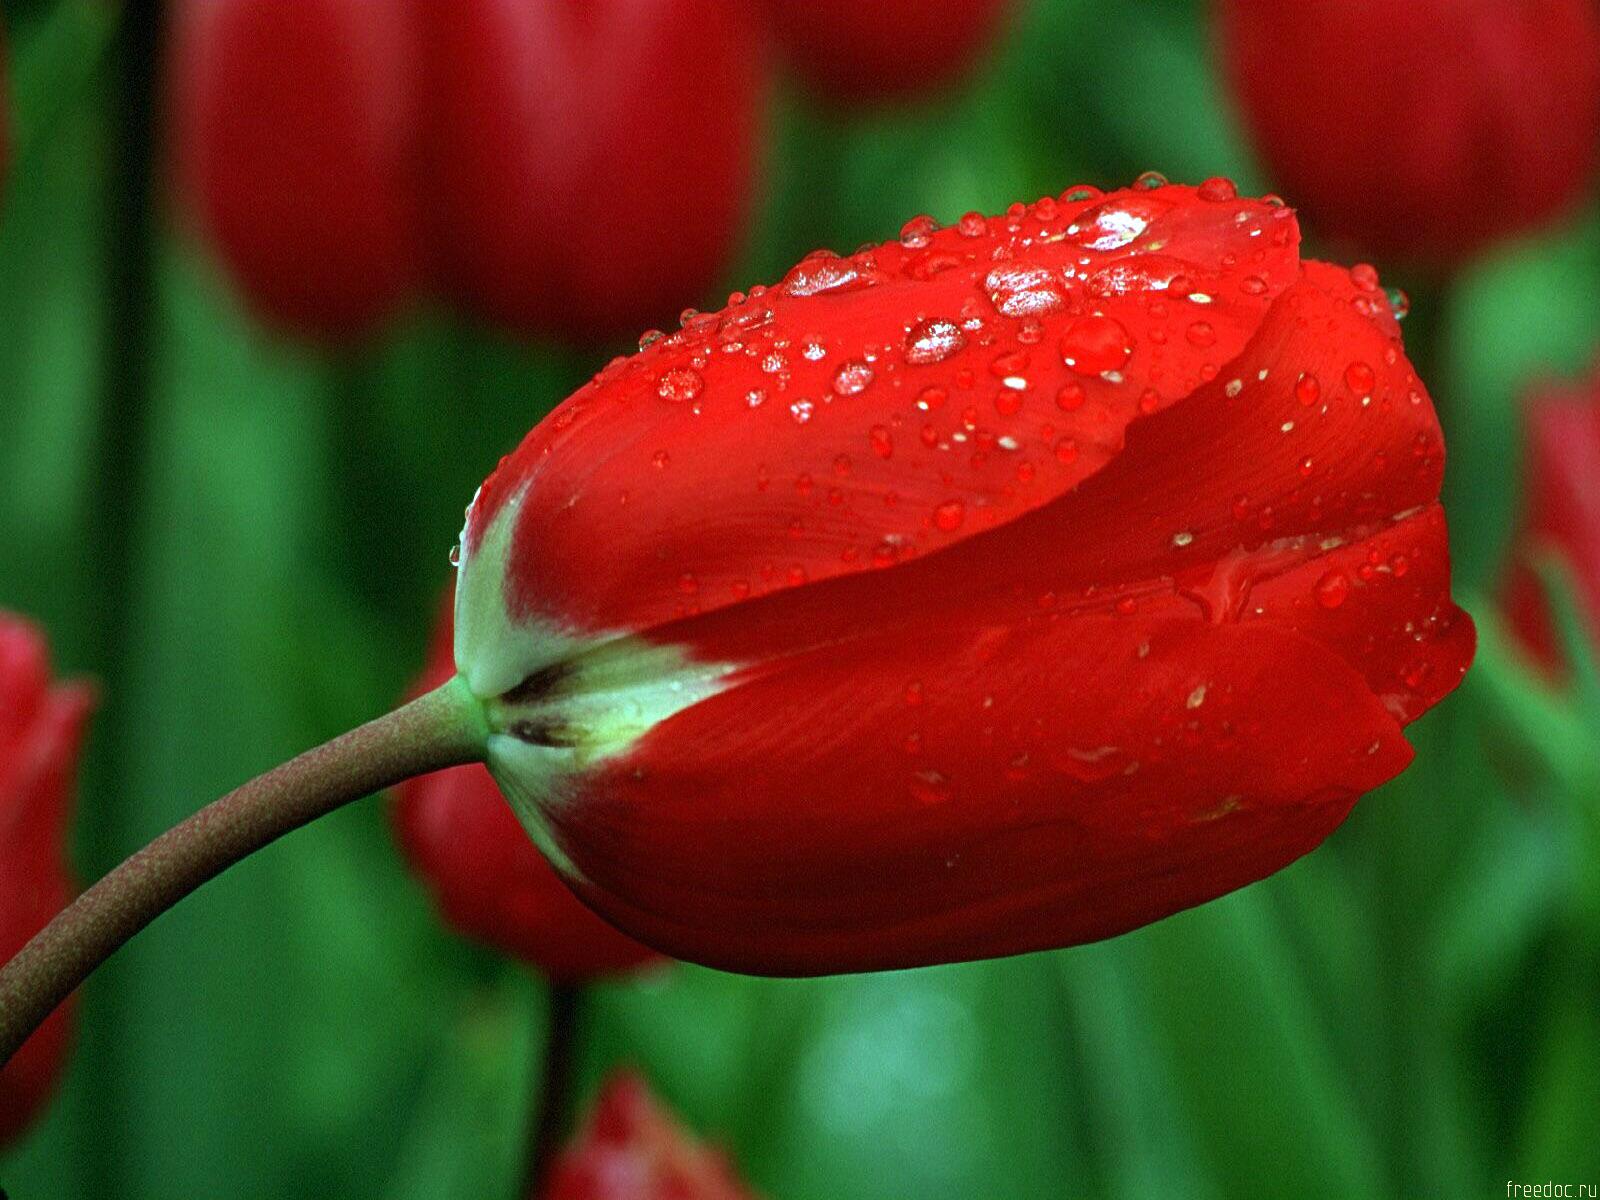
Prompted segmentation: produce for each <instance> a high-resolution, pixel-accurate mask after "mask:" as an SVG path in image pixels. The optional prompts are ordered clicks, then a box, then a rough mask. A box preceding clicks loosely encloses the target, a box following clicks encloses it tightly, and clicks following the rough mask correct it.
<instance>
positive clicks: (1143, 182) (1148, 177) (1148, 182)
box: [1133, 171, 1167, 192]
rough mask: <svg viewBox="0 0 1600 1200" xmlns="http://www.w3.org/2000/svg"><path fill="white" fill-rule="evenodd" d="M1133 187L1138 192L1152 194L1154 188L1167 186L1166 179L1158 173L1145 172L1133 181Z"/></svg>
mask: <svg viewBox="0 0 1600 1200" xmlns="http://www.w3.org/2000/svg"><path fill="white" fill-rule="evenodd" d="M1133 186H1134V187H1136V188H1138V189H1139V190H1140V191H1145V192H1152V191H1154V190H1155V189H1156V188H1164V187H1166V186H1167V177H1166V176H1165V175H1163V174H1162V173H1161V172H1160V171H1145V172H1144V173H1143V174H1141V175H1140V176H1139V177H1138V178H1137V179H1135V180H1134V181H1133Z"/></svg>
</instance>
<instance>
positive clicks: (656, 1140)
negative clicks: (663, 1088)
mask: <svg viewBox="0 0 1600 1200" xmlns="http://www.w3.org/2000/svg"><path fill="white" fill-rule="evenodd" d="M542 1200H754V1193H752V1192H749V1191H747V1190H746V1189H745V1188H744V1187H743V1186H742V1185H741V1184H740V1183H739V1181H738V1180H737V1179H736V1178H735V1176H734V1172H733V1168H732V1166H731V1164H730V1163H729V1162H728V1159H727V1158H726V1156H724V1155H723V1154H721V1153H720V1152H718V1151H716V1150H711V1149H708V1148H707V1147H705V1146H703V1145H701V1144H700V1143H698V1142H697V1141H695V1139H694V1138H693V1136H692V1135H691V1134H690V1133H689V1131H688V1130H686V1129H685V1128H684V1127H683V1126H682V1125H680V1124H679V1123H678V1122H677V1121H676V1120H674V1119H673V1117H672V1116H671V1114H669V1113H668V1112H667V1111H666V1110H664V1109H663V1108H662V1107H661V1105H660V1104H659V1103H658V1102H657V1101H656V1100H655V1098H654V1097H652V1096H651V1095H650V1089H649V1087H648V1086H647V1085H646V1083H645V1081H644V1080H643V1079H641V1078H640V1077H639V1076H637V1075H634V1074H631V1073H624V1074H617V1075H613V1076H612V1077H611V1078H610V1079H609V1080H608V1081H607V1082H606V1084H605V1086H604V1087H603V1088H602V1089H601V1092H600V1096H599V1099H597V1100H596V1101H595V1107H594V1111H593V1112H592V1113H590V1115H589V1119H588V1121H586V1122H585V1123H584V1126H583V1128H582V1129H581V1130H579V1131H578V1134H577V1136H576V1137H575V1138H574V1139H573V1141H572V1144H571V1145H570V1146H568V1147H567V1149H566V1150H564V1151H563V1152H562V1154H561V1156H560V1157H559V1158H558V1159H557V1160H556V1162H555V1164H554V1166H553V1169H552V1171H551V1175H550V1180H549V1183H548V1185H547V1186H546V1187H545V1189H544V1191H543V1193H542Z"/></svg>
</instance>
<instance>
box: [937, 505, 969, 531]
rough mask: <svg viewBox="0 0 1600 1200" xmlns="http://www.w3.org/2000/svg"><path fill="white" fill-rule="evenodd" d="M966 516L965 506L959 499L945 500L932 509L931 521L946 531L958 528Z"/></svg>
mask: <svg viewBox="0 0 1600 1200" xmlns="http://www.w3.org/2000/svg"><path fill="white" fill-rule="evenodd" d="M966 518H967V506H966V505H965V504H963V503H961V501H959V500H946V501H945V502H944V503H943V504H941V505H939V507H938V508H936V509H934V510H933V523H934V524H935V525H937V526H938V527H939V528H940V529H942V530H944V531H945V532H946V533H953V532H955V531H956V530H957V529H960V528H961V523H962V522H963V521H965V520H966Z"/></svg>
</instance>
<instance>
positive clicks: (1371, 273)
mask: <svg viewBox="0 0 1600 1200" xmlns="http://www.w3.org/2000/svg"><path fill="white" fill-rule="evenodd" d="M1350 282H1351V283H1353V284H1355V285H1356V287H1358V288H1359V289H1361V290H1362V291H1363V292H1375V291H1377V290H1378V269H1377V268H1376V267H1374V266H1373V265H1372V264H1371V263H1357V264H1356V265H1355V266H1353V267H1351V268H1350Z"/></svg>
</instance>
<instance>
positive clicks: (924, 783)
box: [549, 611, 1411, 974]
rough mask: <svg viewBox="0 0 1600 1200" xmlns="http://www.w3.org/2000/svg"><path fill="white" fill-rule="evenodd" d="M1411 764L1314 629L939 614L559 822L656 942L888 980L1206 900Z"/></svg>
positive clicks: (599, 894)
mask: <svg viewBox="0 0 1600 1200" xmlns="http://www.w3.org/2000/svg"><path fill="white" fill-rule="evenodd" d="M930 667H932V668H934V669H933V670H931V671H930ZM1410 758H1411V751H1410V748H1409V746H1408V745H1407V744H1406V742H1405V740H1404V738H1403V737H1402V735H1401V733H1400V726H1399V724H1398V723H1397V722H1396V720H1395V718H1394V716H1393V715H1392V714H1391V713H1390V712H1389V711H1388V710H1387V709H1386V708H1385V707H1384V705H1383V704H1382V703H1381V702H1380V701H1379V700H1378V699H1377V698H1376V697H1375V696H1374V695H1373V694H1372V693H1371V691H1369V690H1368V688H1367V687H1366V686H1365V684H1364V682H1363V681H1362V679H1361V678H1360V676H1359V675H1358V674H1357V673H1356V672H1355V671H1354V670H1353V669H1352V668H1351V667H1349V666H1348V665H1347V664H1345V663H1344V662H1343V661H1342V660H1340V659H1339V658H1338V657H1337V656H1336V655H1335V654H1333V653H1332V652H1330V651H1329V650H1327V649H1326V648H1325V647H1323V646H1322V645H1320V644H1319V643H1317V642H1315V641H1313V640H1311V639H1309V638H1307V637H1304V636H1303V635H1300V634H1296V633H1293V632H1290V631H1286V630H1283V629H1279V628H1276V627H1272V626H1268V625H1265V624H1258V625H1252V626H1242V625H1236V624H1225V625H1210V624H1206V623H1204V622H1201V621H1198V620H1194V619H1192V618H1164V619H1161V620H1156V621H1150V622H1135V621H1126V620H1121V619H1119V618H1116V617H1090V618H1083V619H1079V620H1066V619H1052V618H1051V617H1050V616H1049V615H1046V614H1038V615H1035V616H1033V617H1032V618H1030V619H1028V620H1026V621H1023V622H1020V623H1011V624H1004V625H996V624H990V623H986V622H963V623H960V624H956V623H952V622H950V621H948V620H946V619H945V616H944V614H942V613H939V612H937V611H930V612H928V613H926V614H925V615H924V616H923V618H922V619H920V620H917V621H914V622H908V623H907V624H905V625H903V626H901V627H900V628H897V629H891V630H886V631H884V632H882V633H881V634H879V635H877V636H875V637H873V638H870V639H866V640H865V641H863V642H862V643H860V644H857V645H854V646H852V647H850V648H849V649H848V651H847V652H845V653H841V652H839V650H838V648H831V649H825V650H819V651H817V652H815V653H813V654H809V655H804V656H801V657H798V658H795V659H789V660H785V661H784V662H783V663H782V664H781V665H779V666H777V667H774V668H773V669H772V670H770V671H769V672H767V673H765V674H761V675H758V676H754V677H752V678H750V679H748V680H747V681H746V682H745V683H744V684H743V685H742V686H739V687H735V688H733V689H731V690H729V691H726V692H723V693H721V694H719V695H717V696H715V697H713V698H711V699H709V700H706V701H703V702H701V703H700V704H697V705H695V706H693V707H691V708H689V709H687V710H685V711H684V712H682V713H679V714H678V715H677V716H675V717H673V718H671V719H670V720H668V721H666V722H664V723H663V724H661V725H660V726H658V727H657V728H656V729H654V730H653V731H652V732H651V733H650V734H648V735H647V736H646V737H645V738H644V739H643V740H642V741H641V742H640V743H639V745H638V746H637V747H636V748H635V750H634V751H633V752H632V753H631V754H630V755H628V756H627V757H626V758H624V759H620V760H617V761H614V762H611V763H608V764H606V765H605V766H604V767H603V768H602V769H600V770H598V771H597V772H595V773H594V774H593V775H592V776H590V777H589V778H587V779H584V780H582V781H581V786H582V793H583V796H584V802H583V803H582V804H581V805H572V806H566V805H558V806H555V807H554V808H553V809H552V810H551V812H550V814H549V816H550V818H551V820H552V822H553V823H554V826H555V835H556V837H557V838H558V840H560V841H561V842H562V844H563V846H564V848H565V849H566V850H567V852H568V853H569V854H570V855H571V857H572V859H573V861H574V862H575V863H576V865H577V867H578V869H579V870H580V871H581V872H582V876H583V877H582V878H581V879H579V880H577V881H576V883H577V886H578V889H579V891H580V894H581V895H583V896H584V897H585V899H587V900H588V901H589V902H590V903H591V904H593V905H594V906H595V907H597V908H598V909H599V910H600V911H602V912H603V913H605V914H606V915H607V916H608V917H609V918H610V919H611V920H613V921H614V922H616V923H617V924H618V925H619V926H621V927H622V928H625V929H627V930H628V931H629V932H631V933H633V934H634V935H635V936H637V937H640V938H641V939H642V940H645V941H647V942H650V943H651V944H655V945H659V946H662V947H664V948H667V949H669V950H671V951H672V952H674V953H676V954H679V955H680V956H683V957H687V958H691V959H694V960H696V961H701V962H707V963H711V964H713V965H718V966H723V967H727V968H731V969H736V970H741V971H750V972H757V973H769V974H805V973H810V972H814V971H817V970H826V971H840V970H865V969H878V968H886V967H896V966H907V965H912V964H915V963H925V962H932V961H946V960H954V959H963V958H974V957H985V956H991V955H1000V954H1009V953H1017V952H1021V951H1026V950H1033V949H1039V948H1043V947H1046V946H1060V945H1068V944H1072V943H1076V942H1082V941H1089V940H1093V939H1096V938H1102V937H1107V936H1110V935H1112V934H1115V933H1119V932H1121V931H1123V930H1126V929H1130V928H1133V927H1135V926H1137V925H1140V924H1143V923H1145V922H1148V921H1151V920H1154V919H1156V918H1158V917H1161V916H1163V915H1166V914H1168V913H1171V912H1173V911H1176V910H1178V909H1181V908H1185V907H1188V906H1190V905H1193V904H1197V903H1200V902H1202V901H1204V900H1207V899H1210V898H1212V897H1214V896H1217V895H1220V894H1222V893H1224V892H1227V891H1229V890H1232V889H1233V888H1237V887H1239V886H1241V885H1243V884H1246V883H1249V882H1251V881H1252V880H1255V879H1258V878H1260V877H1261V876H1263V875H1266V874H1268V873H1270V872H1271V871H1274V870H1276V869H1278V868H1280V867H1282V866H1284V865H1285V864H1287V863H1288V862H1290V861H1292V860H1293V859H1295V858H1297V857H1298V856H1300V855H1301V854H1303V853H1305V852H1306V851H1308V850H1310V849H1311V848H1313V847H1314V846H1315V845H1316V844H1317V843H1318V842H1320V841H1321V840H1322V839H1323V838H1324V837H1325V836H1326V835H1327V834H1328V833H1329V832H1330V831H1331V830H1332V829H1333V828H1335V827H1336V826H1337V825H1338V824H1339V822H1340V821H1341V820H1342V819H1343V818H1344V816H1345V815H1346V813H1347V812H1348V811H1349V809H1350V806H1351V805H1352V804H1353V802H1354V800H1355V799H1356V797H1357V796H1359V795H1360V794H1361V793H1363V792H1366V791H1368V790H1370V789H1371V788H1373V787H1376V786H1377V785H1378V784H1380V783H1382V782H1383V781H1384V780H1386V779H1389V778H1391V777H1392V776H1393V775H1395V774H1396V773H1398V772H1399V771H1400V770H1401V769H1402V768H1403V767H1404V766H1405V765H1406V764H1407V763H1408V762H1409V761H1410Z"/></svg>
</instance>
